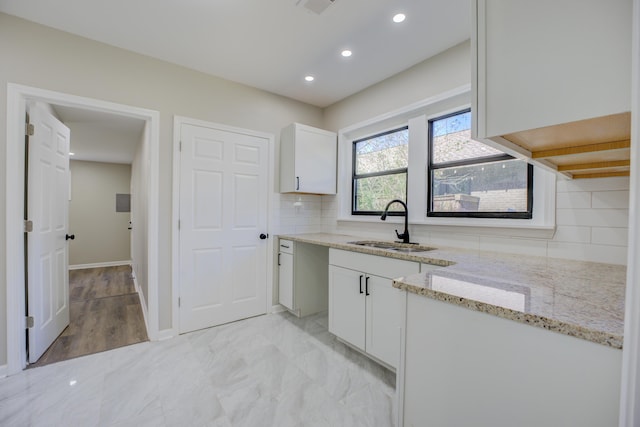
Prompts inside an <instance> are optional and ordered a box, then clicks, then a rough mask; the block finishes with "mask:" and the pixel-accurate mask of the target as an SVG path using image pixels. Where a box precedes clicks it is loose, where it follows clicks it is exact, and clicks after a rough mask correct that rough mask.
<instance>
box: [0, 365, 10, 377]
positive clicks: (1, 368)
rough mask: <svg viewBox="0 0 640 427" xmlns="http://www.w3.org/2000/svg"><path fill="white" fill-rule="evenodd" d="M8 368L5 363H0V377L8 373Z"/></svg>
mask: <svg viewBox="0 0 640 427" xmlns="http://www.w3.org/2000/svg"><path fill="white" fill-rule="evenodd" d="M8 372H9V369H8V368H7V365H0V378H4V377H6V376H7V375H8Z"/></svg>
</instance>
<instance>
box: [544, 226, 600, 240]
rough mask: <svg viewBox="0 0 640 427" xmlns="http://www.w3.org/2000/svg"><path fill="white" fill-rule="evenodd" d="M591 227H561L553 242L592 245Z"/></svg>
mask: <svg viewBox="0 0 640 427" xmlns="http://www.w3.org/2000/svg"><path fill="white" fill-rule="evenodd" d="M591 230H592V228H591V227H579V226H572V225H559V226H557V227H556V234H555V235H554V236H553V240H554V241H556V242H573V243H590V242H591Z"/></svg>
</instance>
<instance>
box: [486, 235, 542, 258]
mask: <svg viewBox="0 0 640 427" xmlns="http://www.w3.org/2000/svg"><path fill="white" fill-rule="evenodd" d="M480 250H481V251H495V252H507V253H510V254H517V255H530V256H547V242H546V241H545V240H533V239H512V238H504V237H488V236H480Z"/></svg>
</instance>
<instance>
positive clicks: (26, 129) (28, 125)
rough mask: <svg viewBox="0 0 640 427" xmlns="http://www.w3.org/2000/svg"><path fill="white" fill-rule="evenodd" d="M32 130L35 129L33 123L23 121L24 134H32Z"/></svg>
mask: <svg viewBox="0 0 640 427" xmlns="http://www.w3.org/2000/svg"><path fill="white" fill-rule="evenodd" d="M34 131H35V128H34V127H33V125H32V124H31V123H25V125H24V134H25V135H26V136H32V135H33V132H34Z"/></svg>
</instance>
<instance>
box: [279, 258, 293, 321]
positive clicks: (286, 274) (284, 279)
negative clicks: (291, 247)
mask: <svg viewBox="0 0 640 427" xmlns="http://www.w3.org/2000/svg"><path fill="white" fill-rule="evenodd" d="M278 256H279V258H280V259H279V265H278V271H279V276H278V295H279V300H280V304H282V305H283V306H285V307H287V308H288V309H289V310H293V309H294V308H293V255H292V254H287V253H283V252H280V253H279V254H278Z"/></svg>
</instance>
